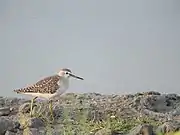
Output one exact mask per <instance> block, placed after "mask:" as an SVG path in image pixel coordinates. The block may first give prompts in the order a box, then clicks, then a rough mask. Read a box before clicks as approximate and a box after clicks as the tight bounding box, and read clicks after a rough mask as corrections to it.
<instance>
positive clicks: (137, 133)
mask: <svg viewBox="0 0 180 135" xmlns="http://www.w3.org/2000/svg"><path fill="white" fill-rule="evenodd" d="M128 135H155V134H154V132H153V126H152V125H149V124H141V125H138V126H137V127H134V128H133V129H132V130H131V131H130V132H129V134H128Z"/></svg>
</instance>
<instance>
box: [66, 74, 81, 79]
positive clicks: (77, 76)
mask: <svg viewBox="0 0 180 135" xmlns="http://www.w3.org/2000/svg"><path fill="white" fill-rule="evenodd" d="M69 75H70V76H72V77H74V78H77V79H80V80H84V79H83V78H82V77H79V76H76V75H73V74H69Z"/></svg>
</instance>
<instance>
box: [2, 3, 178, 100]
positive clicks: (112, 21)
mask: <svg viewBox="0 0 180 135" xmlns="http://www.w3.org/2000/svg"><path fill="white" fill-rule="evenodd" d="M179 7H180V1H179V0H89V1H87V0H86V1H83V0H76V1H75V0H74V1H67V0H51V1H50V0H49V1H48V0H29V1H27V0H16V1H13V0H11V1H10V0H1V1H0V61H1V65H0V67H1V70H0V78H1V80H0V92H1V94H0V95H6V96H14V95H15V93H13V92H12V90H13V89H16V88H21V87H24V86H26V85H28V84H32V83H35V82H36V81H38V80H39V79H41V78H43V77H46V76H49V75H52V74H55V73H56V72H58V71H59V69H61V68H64V67H65V68H70V69H71V70H72V71H73V72H74V73H76V74H77V75H80V76H82V77H84V79H85V80H84V81H79V80H75V79H71V84H70V88H69V90H68V91H67V92H100V93H108V94H109V93H110V94H111V93H118V94H124V93H134V92H140V91H147V90H157V91H160V92H168V93H174V92H176V93H180V9H179Z"/></svg>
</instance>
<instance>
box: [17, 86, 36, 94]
mask: <svg viewBox="0 0 180 135" xmlns="http://www.w3.org/2000/svg"><path fill="white" fill-rule="evenodd" d="M33 89H34V86H28V87H25V88H20V89H15V90H14V92H16V93H26V92H32V91H33Z"/></svg>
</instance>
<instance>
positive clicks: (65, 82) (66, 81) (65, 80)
mask: <svg viewBox="0 0 180 135" xmlns="http://www.w3.org/2000/svg"><path fill="white" fill-rule="evenodd" d="M61 86H63V87H64V88H65V89H67V88H68V87H69V78H65V77H62V79H61Z"/></svg>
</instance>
